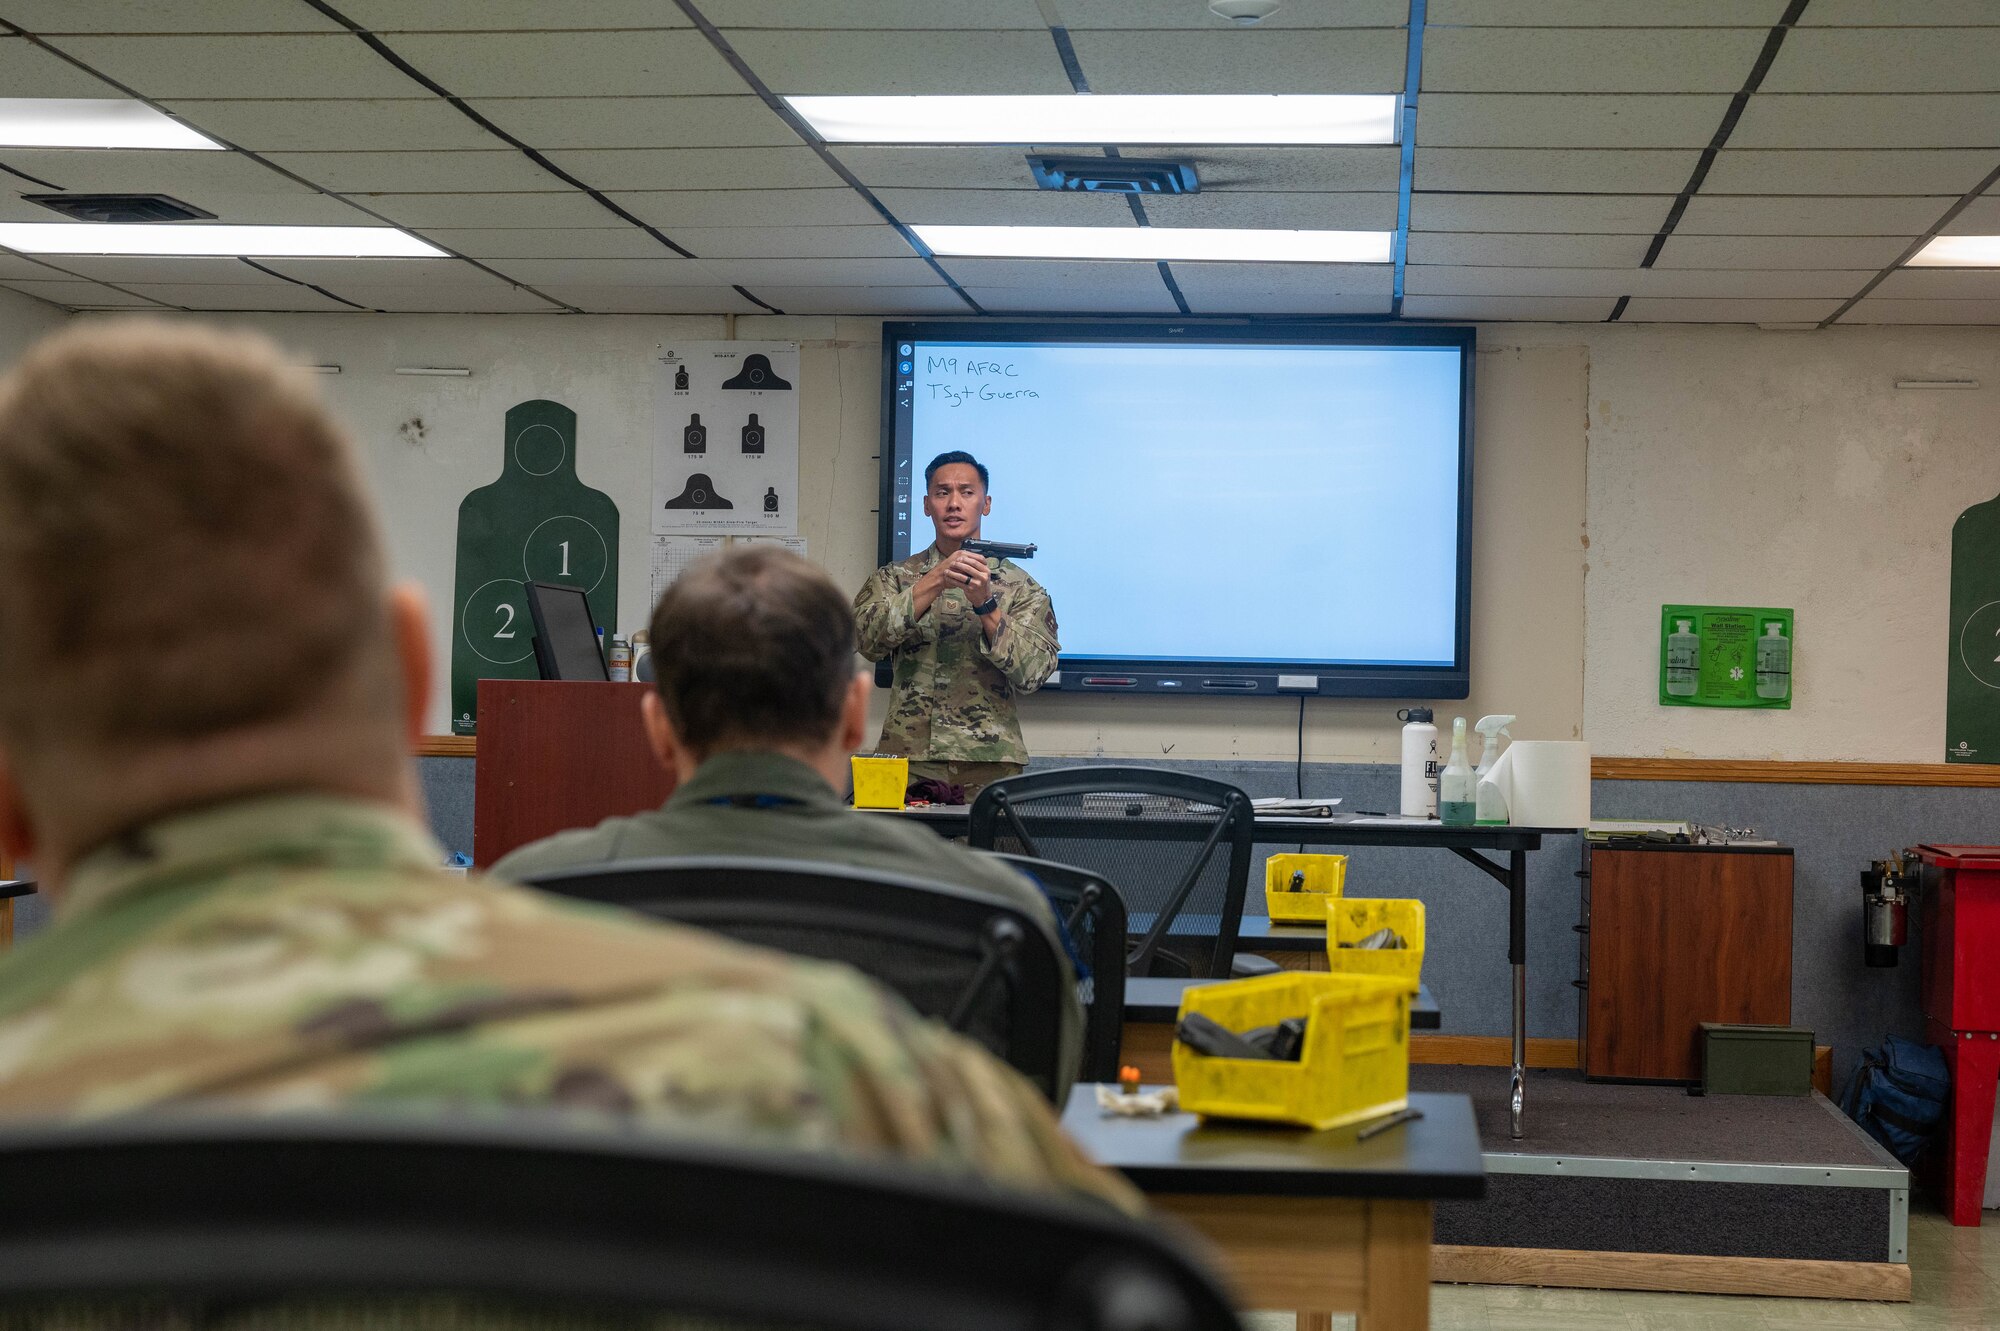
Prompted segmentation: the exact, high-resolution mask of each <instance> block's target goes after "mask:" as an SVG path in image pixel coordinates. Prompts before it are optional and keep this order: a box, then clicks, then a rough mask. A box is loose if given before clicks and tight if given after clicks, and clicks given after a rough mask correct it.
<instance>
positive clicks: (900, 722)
mask: <svg viewBox="0 0 2000 1331" xmlns="http://www.w3.org/2000/svg"><path fill="white" fill-rule="evenodd" d="M992 511H993V497H992V495H991V494H989V493H988V491H987V474H986V468H985V466H984V465H982V464H981V463H980V462H979V461H978V460H977V459H975V458H974V457H973V456H972V455H971V454H970V453H942V454H939V455H938V456H937V457H936V458H933V459H932V460H931V465H930V466H928V467H926V468H924V516H925V517H927V518H929V519H930V520H931V525H932V526H933V527H934V528H936V531H937V539H936V540H935V541H933V542H932V543H931V546H930V548H929V549H927V550H925V551H924V552H923V553H922V554H918V555H911V556H910V557H909V558H908V559H905V560H903V561H902V562H900V563H896V564H886V565H884V566H883V567H881V568H878V569H876V570H875V572H874V573H873V574H872V575H871V576H870V577H869V579H868V581H867V583H866V584H865V585H864V586H863V587H862V588H861V594H860V595H859V596H856V597H855V598H854V618H855V623H856V627H857V628H858V629H859V631H860V636H861V654H862V655H863V656H865V657H867V658H868V659H869V660H871V661H880V660H883V659H885V658H887V659H891V660H893V661H894V662H895V680H896V682H895V687H894V690H893V692H891V694H890V695H889V715H888V717H887V718H886V719H885V720H884V721H883V723H882V740H881V743H880V745H879V747H880V748H881V749H882V751H883V752H885V753H900V754H907V755H908V756H909V758H910V779H911V780H912V781H919V780H923V779H924V778H927V777H928V778H931V779H933V780H938V781H943V782H945V783H947V784H949V785H956V786H964V787H965V796H966V800H967V802H970V801H971V800H972V799H973V798H974V797H975V796H977V795H978V794H979V792H980V790H982V789H983V788H985V787H986V786H988V785H991V784H992V783H993V782H995V781H998V780H999V779H1000V778H1002V777H1005V776H1013V775H1015V774H1016V773H1018V772H1020V771H1022V770H1023V769H1024V768H1025V767H1026V766H1027V763H1028V746H1027V745H1026V744H1024V743H1022V742H1021V721H1020V718H1019V717H1018V716H1017V715H1016V714H1015V710H1014V698H1015V696H1016V695H1017V694H1022V693H1033V692H1034V691H1035V690H1036V689H1038V688H1040V687H1041V686H1042V685H1043V684H1044V683H1046V682H1047V681H1048V678H1049V676H1050V675H1052V674H1054V673H1055V668H1056V653H1058V652H1059V651H1061V650H1062V647H1061V644H1059V643H1058V642H1057V641H1056V612H1055V607H1054V606H1052V605H1051V604H1050V603H1049V594H1048V593H1047V592H1045V591H1043V590H1042V585H1041V584H1040V583H1038V582H1036V581H1035V580H1034V579H1033V578H1031V577H1029V576H1028V575H1027V574H1026V573H1025V572H1023V571H1022V570H1021V569H1020V568H1019V567H1018V566H1016V565H1015V564H1013V563H1011V562H1010V561H1008V560H1005V559H986V558H983V557H981V556H979V555H975V554H973V553H972V552H971V551H969V550H965V549H962V548H960V547H961V546H963V545H964V543H965V542H966V541H969V540H976V539H977V538H978V536H979V523H980V519H982V518H984V517H985V516H986V515H987V514H989V513H991V512H992Z"/></svg>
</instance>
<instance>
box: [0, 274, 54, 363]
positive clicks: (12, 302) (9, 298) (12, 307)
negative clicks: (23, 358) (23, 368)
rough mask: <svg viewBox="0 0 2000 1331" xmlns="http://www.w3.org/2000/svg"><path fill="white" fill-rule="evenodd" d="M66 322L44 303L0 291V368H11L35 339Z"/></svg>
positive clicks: (50, 306)
mask: <svg viewBox="0 0 2000 1331" xmlns="http://www.w3.org/2000/svg"><path fill="white" fill-rule="evenodd" d="M68 318H69V315H68V314H67V313H65V312H64V311H63V310H61V309H58V308H57V307H56V306H54V305H51V304H49V303H48V302H47V301H45V300H36V299H35V298H34V297H33V296H24V295H22V294H21V293H20V292H18V291H8V290H5V289H4V288H0V366H7V365H11V364H13V363H14V359H15V358H16V357H17V356H19V355H20V354H21V353H22V352H23V351H26V350H27V349H28V348H29V346H31V345H33V343H34V342H35V340H36V339H37V338H40V337H42V336H44V335H46V334H48V333H53V332H54V331H55V330H56V329H58V328H60V327H62V326H63V324H64V323H65V322H66V321H67V320H68Z"/></svg>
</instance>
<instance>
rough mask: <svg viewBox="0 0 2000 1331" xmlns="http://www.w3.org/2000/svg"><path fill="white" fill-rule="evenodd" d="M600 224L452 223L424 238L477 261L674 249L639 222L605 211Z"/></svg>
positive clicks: (644, 254)
mask: <svg viewBox="0 0 2000 1331" xmlns="http://www.w3.org/2000/svg"><path fill="white" fill-rule="evenodd" d="M604 220H605V221H606V222H607V223H609V225H608V226H600V227H448V228H437V229H433V230H430V231H426V232H424V233H423V234H424V239H426V240H428V241H430V242H432V243H433V244H437V245H443V246H446V247H448V248H450V249H453V250H456V251H457V252H458V253H460V254H463V255H466V256H467V257H469V258H474V259H651V258H656V257H658V256H659V255H661V254H663V253H668V252H669V251H667V250H665V249H664V248H663V247H662V246H661V244H660V242H659V241H657V240H655V239H653V238H652V237H651V236H649V235H647V234H646V233H645V232H644V231H641V230H640V229H639V228H638V227H636V226H631V225H629V224H627V223H624V222H620V221H619V220H618V219H617V218H615V217H613V216H612V215H611V214H610V213H605V214H604Z"/></svg>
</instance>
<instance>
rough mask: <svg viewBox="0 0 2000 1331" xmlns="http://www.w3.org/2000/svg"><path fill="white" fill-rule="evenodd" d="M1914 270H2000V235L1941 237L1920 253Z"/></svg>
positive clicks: (1913, 264) (1913, 266) (1914, 258)
mask: <svg viewBox="0 0 2000 1331" xmlns="http://www.w3.org/2000/svg"><path fill="white" fill-rule="evenodd" d="M1908 266H1910V267H1912V268H2000V236H1939V237H1938V238H1937V239H1935V240H1933V241H1932V242H1931V243H1930V244H1928V245H1926V246H1924V247H1923V248H1922V249H1920V250H1918V251H1917V253H1916V255H1915V257H1913V258H1912V259H1911V260H1910V262H1909V265H1908Z"/></svg>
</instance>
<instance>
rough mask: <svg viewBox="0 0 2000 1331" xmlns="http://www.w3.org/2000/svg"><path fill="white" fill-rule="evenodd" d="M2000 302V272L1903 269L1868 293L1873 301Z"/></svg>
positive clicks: (1956, 269)
mask: <svg viewBox="0 0 2000 1331" xmlns="http://www.w3.org/2000/svg"><path fill="white" fill-rule="evenodd" d="M1878 296H1879V297H1881V298H1882V299H1884V300H1974V299H1977V300H2000V270H1996V269H1992V268H1901V269H1898V270H1897V271H1895V272H1893V273H1891V274H1889V275H1888V276H1887V277H1885V278H1883V279H1882V284H1881V285H1880V286H1878V287H1876V288H1875V289H1874V290H1873V291H1871V292H1869V293H1868V298H1869V299H1870V300H1873V299H1875V298H1876V297H1878Z"/></svg>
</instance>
